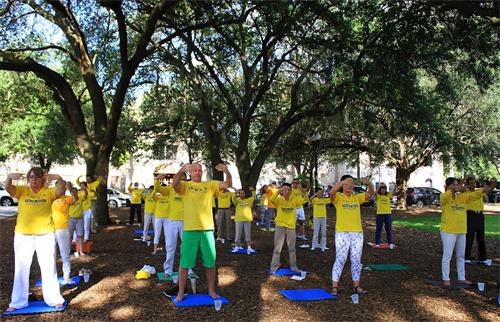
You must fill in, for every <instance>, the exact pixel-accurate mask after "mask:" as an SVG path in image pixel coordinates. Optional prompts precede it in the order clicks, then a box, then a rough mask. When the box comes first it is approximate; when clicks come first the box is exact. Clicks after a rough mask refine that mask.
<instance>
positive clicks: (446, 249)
mask: <svg viewBox="0 0 500 322" xmlns="http://www.w3.org/2000/svg"><path fill="white" fill-rule="evenodd" d="M441 240H442V242H443V258H442V260H441V272H442V276H443V281H449V280H450V261H451V257H452V256H453V249H455V257H456V259H457V275H458V279H459V280H460V281H463V280H465V240H466V238H465V234H450V233H444V232H441Z"/></svg>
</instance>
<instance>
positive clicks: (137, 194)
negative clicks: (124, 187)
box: [128, 182, 146, 226]
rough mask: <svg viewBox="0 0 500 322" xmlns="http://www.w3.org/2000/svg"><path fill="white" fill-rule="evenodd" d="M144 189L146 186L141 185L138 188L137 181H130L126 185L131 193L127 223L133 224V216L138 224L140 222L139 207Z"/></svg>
mask: <svg viewBox="0 0 500 322" xmlns="http://www.w3.org/2000/svg"><path fill="white" fill-rule="evenodd" d="M144 190H146V187H145V186H144V185H142V188H139V182H135V183H134V184H133V185H132V183H130V185H129V186H128V192H130V194H131V195H132V196H131V198H130V218H129V220H128V223H129V225H133V224H134V217H135V216H137V223H138V224H139V226H140V225H141V223H142V215H141V207H142V193H143V192H144Z"/></svg>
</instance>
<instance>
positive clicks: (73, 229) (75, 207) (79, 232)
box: [68, 188, 89, 256]
mask: <svg viewBox="0 0 500 322" xmlns="http://www.w3.org/2000/svg"><path fill="white" fill-rule="evenodd" d="M70 193H71V196H73V198H74V199H75V194H76V200H75V202H73V203H72V204H71V205H70V206H69V219H68V223H69V236H70V237H72V236H73V235H75V234H76V242H77V243H78V244H77V245H78V246H79V247H77V249H79V252H78V256H84V255H86V254H85V253H84V252H83V235H84V222H83V220H84V219H83V216H84V212H85V211H84V208H85V206H84V205H85V203H86V202H87V201H88V199H89V198H88V195H87V190H82V191H78V190H76V188H71V189H70Z"/></svg>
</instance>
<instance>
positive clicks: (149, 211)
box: [142, 186, 156, 242]
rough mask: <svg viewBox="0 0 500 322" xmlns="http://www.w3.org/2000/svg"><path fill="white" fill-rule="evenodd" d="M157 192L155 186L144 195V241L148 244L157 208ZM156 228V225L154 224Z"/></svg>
mask: <svg viewBox="0 0 500 322" xmlns="http://www.w3.org/2000/svg"><path fill="white" fill-rule="evenodd" d="M155 194H156V191H155V189H154V187H153V186H151V187H149V188H148V189H146V190H144V192H143V194H142V200H144V221H143V222H144V226H143V227H142V241H143V242H146V241H147V240H148V237H149V236H148V231H149V225H150V224H151V223H153V219H154V212H155V206H156V198H155ZM153 226H154V223H153Z"/></svg>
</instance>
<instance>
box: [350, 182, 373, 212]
mask: <svg viewBox="0 0 500 322" xmlns="http://www.w3.org/2000/svg"><path fill="white" fill-rule="evenodd" d="M366 191H367V190H366V189H365V188H363V187H361V186H354V194H356V195H357V194H358V193H365V192H366ZM376 205H377V204H376V202H375V197H374V196H371V198H370V199H369V200H368V201H367V202H365V203H363V204H361V207H375V206H376Z"/></svg>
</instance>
